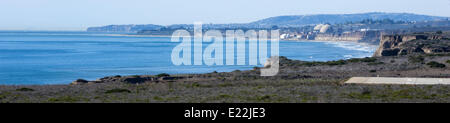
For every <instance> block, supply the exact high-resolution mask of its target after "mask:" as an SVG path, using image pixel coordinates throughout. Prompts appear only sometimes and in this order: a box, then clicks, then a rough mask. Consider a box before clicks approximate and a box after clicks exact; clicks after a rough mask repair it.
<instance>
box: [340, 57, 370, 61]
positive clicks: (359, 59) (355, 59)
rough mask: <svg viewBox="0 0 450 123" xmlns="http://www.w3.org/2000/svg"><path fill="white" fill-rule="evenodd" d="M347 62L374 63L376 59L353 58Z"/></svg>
mask: <svg viewBox="0 0 450 123" xmlns="http://www.w3.org/2000/svg"><path fill="white" fill-rule="evenodd" d="M347 61H348V62H375V61H377V58H373V57H366V58H353V59H349V60H347Z"/></svg>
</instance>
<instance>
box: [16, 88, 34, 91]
mask: <svg viewBox="0 0 450 123" xmlns="http://www.w3.org/2000/svg"><path fill="white" fill-rule="evenodd" d="M16 91H34V89H31V88H19V89H16Z"/></svg>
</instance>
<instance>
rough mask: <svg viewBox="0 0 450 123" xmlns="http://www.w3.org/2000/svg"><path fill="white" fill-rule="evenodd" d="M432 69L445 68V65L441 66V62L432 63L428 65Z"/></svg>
mask: <svg viewBox="0 0 450 123" xmlns="http://www.w3.org/2000/svg"><path fill="white" fill-rule="evenodd" d="M427 65H428V66H430V67H431V68H445V64H441V63H439V62H435V61H431V62H428V63H427Z"/></svg>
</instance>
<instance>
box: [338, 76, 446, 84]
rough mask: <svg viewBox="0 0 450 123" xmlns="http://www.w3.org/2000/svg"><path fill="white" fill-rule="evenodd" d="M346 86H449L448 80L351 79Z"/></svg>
mask: <svg viewBox="0 0 450 123" xmlns="http://www.w3.org/2000/svg"><path fill="white" fill-rule="evenodd" d="M345 83H346V84H352V83H354V84H404V85H438V84H442V85H450V78H394V77H352V78H350V80H348V81H347V82H345Z"/></svg>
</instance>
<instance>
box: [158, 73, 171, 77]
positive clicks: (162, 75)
mask: <svg viewBox="0 0 450 123" xmlns="http://www.w3.org/2000/svg"><path fill="white" fill-rule="evenodd" d="M168 76H170V74H167V73H161V74H158V75H156V77H168Z"/></svg>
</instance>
